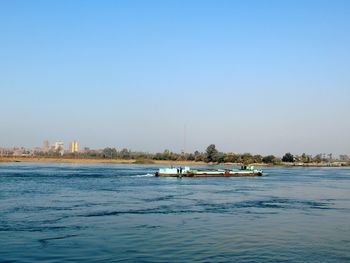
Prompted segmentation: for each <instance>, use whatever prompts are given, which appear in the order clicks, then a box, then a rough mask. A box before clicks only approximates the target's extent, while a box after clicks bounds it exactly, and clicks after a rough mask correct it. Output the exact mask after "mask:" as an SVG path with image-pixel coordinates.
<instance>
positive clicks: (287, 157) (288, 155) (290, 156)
mask: <svg viewBox="0 0 350 263" xmlns="http://www.w3.org/2000/svg"><path fill="white" fill-rule="evenodd" d="M282 161H283V162H287V163H292V162H294V156H293V154H291V153H286V154H285V155H284V156H283V157H282Z"/></svg>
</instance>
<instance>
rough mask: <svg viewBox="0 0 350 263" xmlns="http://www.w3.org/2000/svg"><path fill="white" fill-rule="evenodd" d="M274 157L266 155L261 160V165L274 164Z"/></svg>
mask: <svg viewBox="0 0 350 263" xmlns="http://www.w3.org/2000/svg"><path fill="white" fill-rule="evenodd" d="M275 159H276V157H275V156H273V155H267V156H265V157H263V158H262V161H263V163H274V162H275Z"/></svg>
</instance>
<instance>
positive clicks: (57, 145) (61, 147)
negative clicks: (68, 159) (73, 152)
mask: <svg viewBox="0 0 350 263" xmlns="http://www.w3.org/2000/svg"><path fill="white" fill-rule="evenodd" d="M53 149H54V150H55V151H57V152H59V153H60V154H61V155H63V154H64V142H63V141H57V142H55V144H54V146H53Z"/></svg>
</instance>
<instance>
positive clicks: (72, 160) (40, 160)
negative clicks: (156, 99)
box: [0, 156, 350, 168]
mask: <svg viewBox="0 0 350 263" xmlns="http://www.w3.org/2000/svg"><path fill="white" fill-rule="evenodd" d="M10 162H34V163H95V164H98V163H101V164H162V165H166V164H167V165H235V166H240V165H242V164H240V163H219V164H217V163H206V162H203V161H199V162H196V161H172V160H149V159H138V160H136V159H128V160H125V159H97V158H96V159H94V158H68V157H24V156H18V157H16V156H1V157H0V163H10ZM251 165H254V166H262V167H269V166H284V167H291V168H292V167H349V166H350V165H349V164H348V163H342V162H334V163H279V164H268V163H253V164H251Z"/></svg>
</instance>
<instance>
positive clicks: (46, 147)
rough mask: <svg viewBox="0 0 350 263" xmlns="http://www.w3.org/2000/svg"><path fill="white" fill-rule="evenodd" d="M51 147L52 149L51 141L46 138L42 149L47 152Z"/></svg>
mask: <svg viewBox="0 0 350 263" xmlns="http://www.w3.org/2000/svg"><path fill="white" fill-rule="evenodd" d="M49 149H50V144H49V141H48V140H45V141H44V142H43V148H42V150H43V151H44V152H47V151H49Z"/></svg>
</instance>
